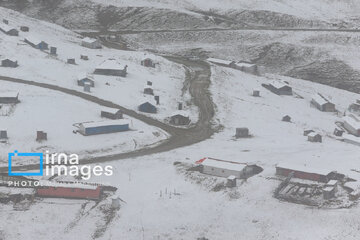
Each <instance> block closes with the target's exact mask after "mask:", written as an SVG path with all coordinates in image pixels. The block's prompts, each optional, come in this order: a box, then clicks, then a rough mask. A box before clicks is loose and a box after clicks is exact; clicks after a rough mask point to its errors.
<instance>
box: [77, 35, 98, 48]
mask: <svg viewBox="0 0 360 240" xmlns="http://www.w3.org/2000/svg"><path fill="white" fill-rule="evenodd" d="M81 46H83V47H87V48H92V49H99V48H102V46H101V43H100V41H99V40H98V39H96V38H89V37H85V38H83V39H82V40H81Z"/></svg>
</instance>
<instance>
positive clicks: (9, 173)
mask: <svg viewBox="0 0 360 240" xmlns="http://www.w3.org/2000/svg"><path fill="white" fill-rule="evenodd" d="M15 157H18V158H21V157H36V158H39V172H12V161H13V160H14V158H15ZM8 158H9V165H8V175H9V176H42V175H43V158H44V156H43V153H20V152H18V151H17V150H15V151H14V152H13V153H9V154H8Z"/></svg>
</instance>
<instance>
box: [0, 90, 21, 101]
mask: <svg viewBox="0 0 360 240" xmlns="http://www.w3.org/2000/svg"><path fill="white" fill-rule="evenodd" d="M0 103H2V104H12V103H19V93H18V92H6V93H4V92H2V93H0Z"/></svg>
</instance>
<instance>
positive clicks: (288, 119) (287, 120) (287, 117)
mask: <svg viewBox="0 0 360 240" xmlns="http://www.w3.org/2000/svg"><path fill="white" fill-rule="evenodd" d="M281 121H283V122H291V117H290V116H289V115H285V116H283V118H282V119H281Z"/></svg>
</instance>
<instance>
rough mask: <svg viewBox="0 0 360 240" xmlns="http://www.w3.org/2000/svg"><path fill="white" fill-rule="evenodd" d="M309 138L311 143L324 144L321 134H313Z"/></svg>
mask: <svg viewBox="0 0 360 240" xmlns="http://www.w3.org/2000/svg"><path fill="white" fill-rule="evenodd" d="M307 137H308V141H309V142H320V143H321V142H322V136H321V135H320V134H319V133H316V132H311V133H309V134H308V135H307Z"/></svg>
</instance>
